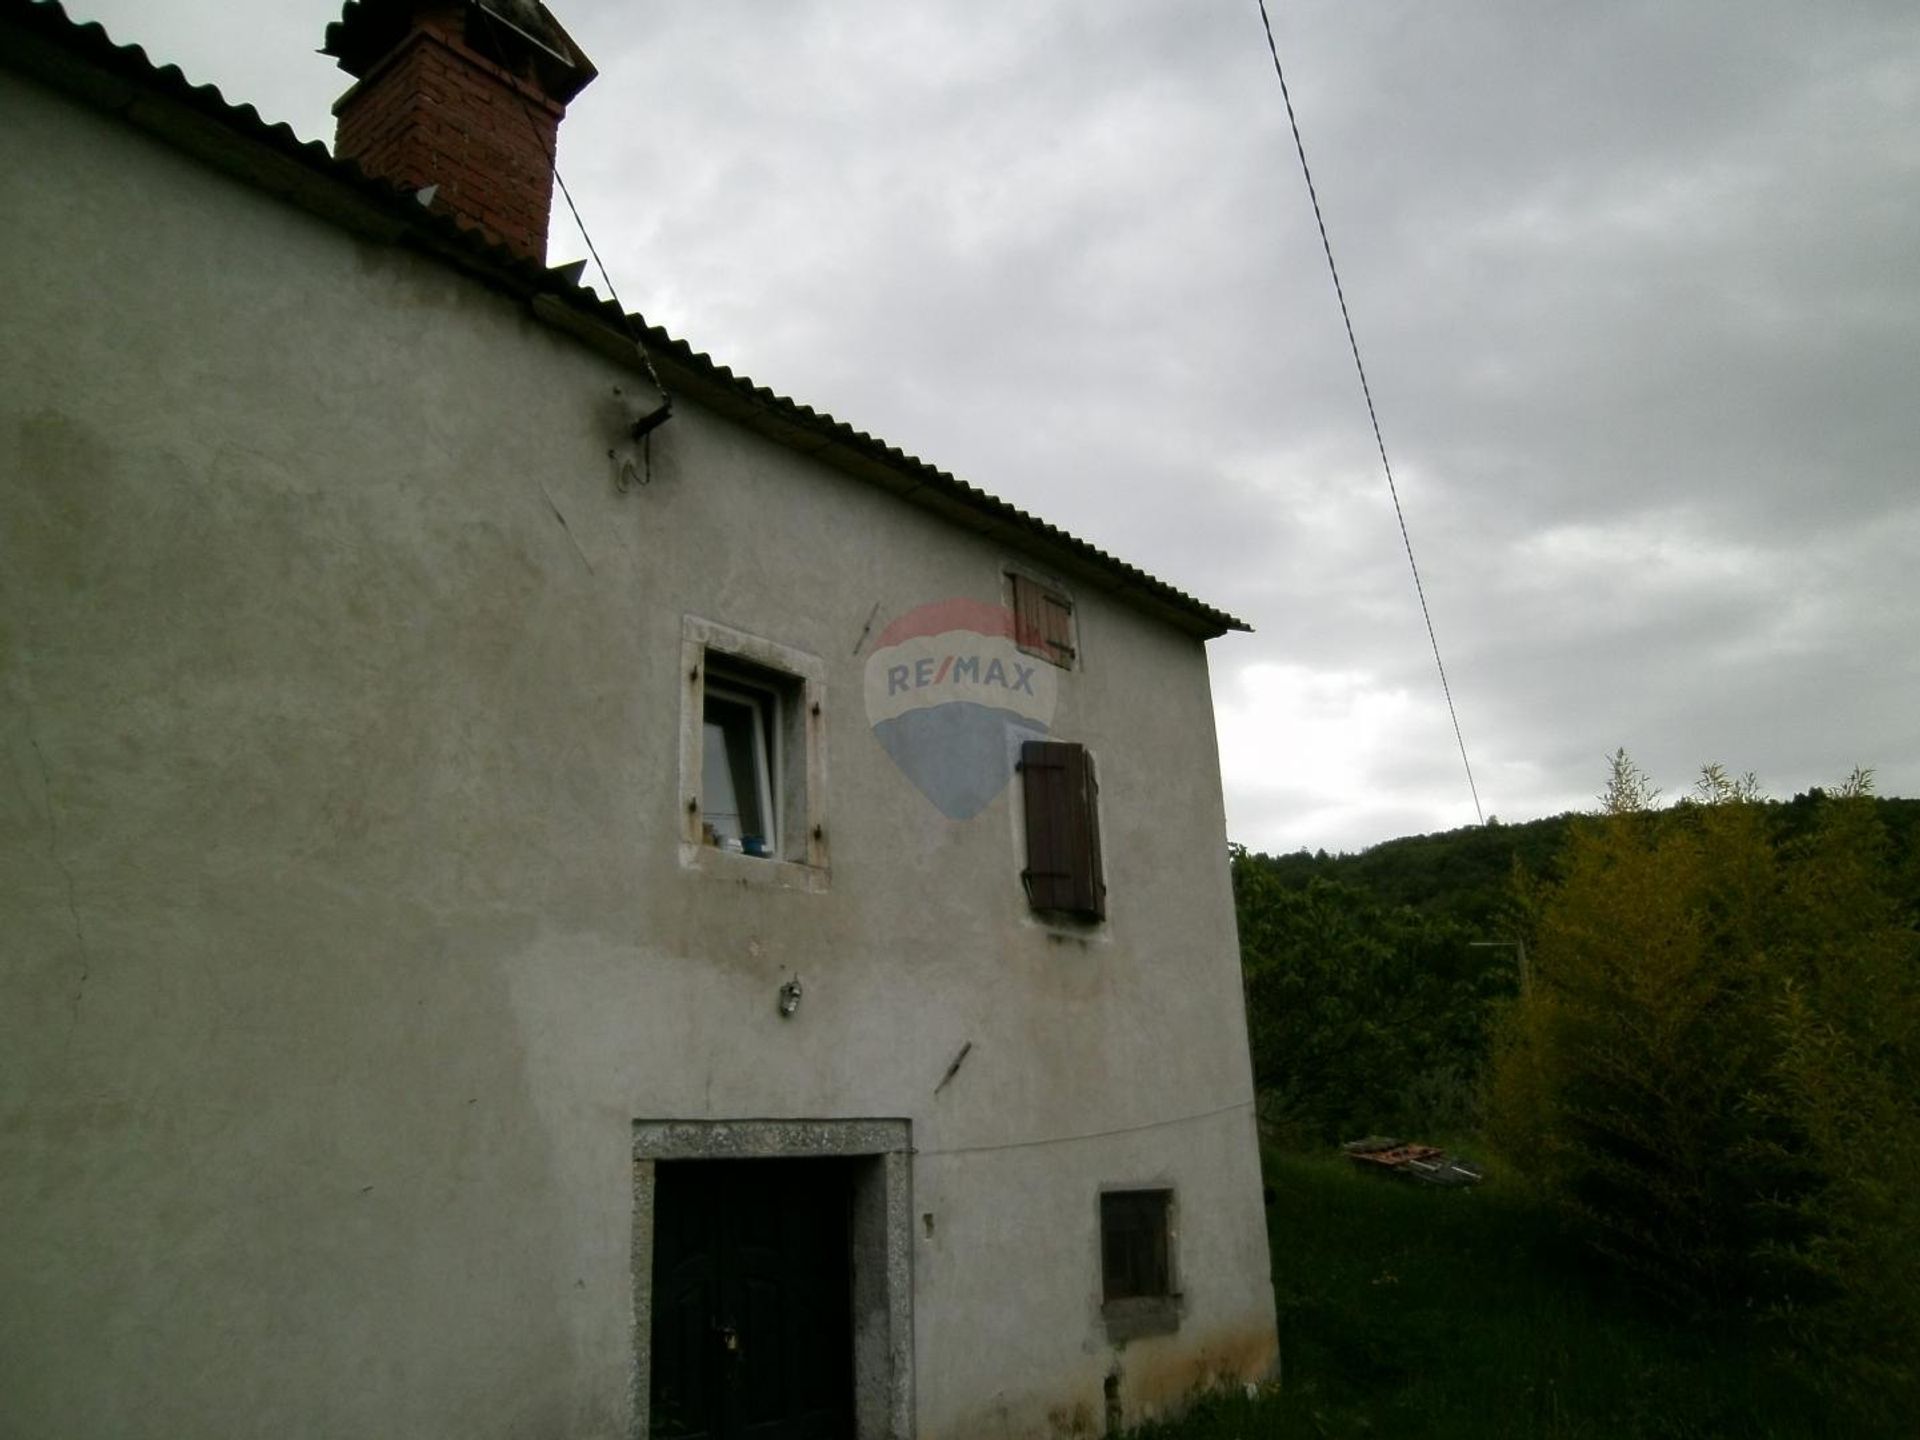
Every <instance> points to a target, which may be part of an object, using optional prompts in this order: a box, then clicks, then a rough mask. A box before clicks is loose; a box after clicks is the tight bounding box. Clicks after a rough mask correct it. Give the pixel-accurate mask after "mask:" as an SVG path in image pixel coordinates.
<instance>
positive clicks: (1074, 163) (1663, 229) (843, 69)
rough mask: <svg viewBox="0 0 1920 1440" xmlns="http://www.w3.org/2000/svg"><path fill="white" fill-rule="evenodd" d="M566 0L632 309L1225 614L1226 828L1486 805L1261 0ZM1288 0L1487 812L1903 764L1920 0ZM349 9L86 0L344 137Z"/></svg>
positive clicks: (558, 238) (1348, 278)
mask: <svg viewBox="0 0 1920 1440" xmlns="http://www.w3.org/2000/svg"><path fill="white" fill-rule="evenodd" d="M551 8H552V9H553V10H554V12H555V13H556V14H557V15H558V17H559V18H560V20H561V21H562V23H563V24H565V25H566V26H567V28H568V30H569V31H570V32H571V33H572V35H573V36H574V38H575V39H576V40H577V41H578V42H579V43H580V45H581V47H582V48H583V49H584V50H585V51H586V52H587V53H588V54H589V55H590V56H591V57H592V58H593V60H594V61H595V63H596V64H597V65H598V67H599V70H600V77H601V78H600V79H599V81H598V82H597V83H595V84H594V85H593V86H592V87H591V88H590V89H588V90H587V91H586V92H585V93H584V94H583V95H582V96H581V97H580V98H579V99H578V100H577V101H576V102H575V104H574V106H573V110H572V113H571V115H570V117H569V119H568V121H567V123H566V125H565V126H564V128H563V129H562V131H561V138H560V168H561V172H562V174H563V175H564V176H565V177H566V180H567V182H568V184H569V185H570V186H571V187H572V189H573V192H574V196H575V198H576V200H577V201H578V202H579V204H580V207H581V210H582V212H583V214H584V215H585V217H586V220H587V224H588V225H589V227H590V228H591V229H592V232H593V235H594V240H595V243H596V244H597V245H598V246H599V249H600V252H601V254H602V255H603V256H604V258H605V259H606V261H607V264H608V267H609V269H610V270H611V272H612V276H613V281H614V284H615V286H616V287H617V288H618V290H619V293H620V298H621V299H622V301H623V302H624V303H625V304H626V305H627V306H628V308H630V309H633V310H638V311H640V312H642V313H643V314H644V315H645V316H646V317H647V318H648V320H650V321H652V322H654V323H657V324H662V325H664V326H665V327H666V328H667V329H668V330H669V331H671V332H672V333H674V334H675V335H677V336H680V337H681V338H684V339H686V340H688V341H690V342H691V343H692V344H693V345H694V346H695V348H697V349H703V350H706V351H708V352H710V353H711V354H713V355H714V356H715V358H716V359H718V360H720V361H722V362H723V363H726V364H729V365H732V366H733V367H734V368H735V369H736V370H740V371H743V372H745V373H746V374H748V375H751V376H752V377H753V378H754V379H755V380H756V381H758V382H759V383H762V384H765V385H768V386H771V387H772V388H773V389H775V390H777V391H779V392H781V393H783V394H787V395H790V396H793V397H794V398H796V399H798V400H800V401H802V402H805V403H807V404H810V405H813V406H815V407H817V408H820V409H824V410H828V411H831V412H832V413H833V414H834V415H836V416H838V417H839V418H841V419H843V420H846V421H848V422H850V423H852V424H853V425H855V426H856V427H858V428H860V429H863V430H867V431H870V432H872V433H874V434H877V435H880V436H882V437H884V438H886V439H887V440H888V441H890V442H892V443H894V444H897V445H899V446H901V447H902V448H903V449H905V450H907V451H908V452H909V453H912V454H916V455H919V456H921V457H922V458H924V459H927V460H930V461H933V462H934V463H936V464H938V465H940V466H942V467H943V468H945V469H948V470H950V471H952V472H953V473H955V474H957V475H959V476H960V477H961V478H963V479H966V480H968V481H971V482H972V483H974V484H976V485H979V486H981V487H982V488H984V489H986V490H988V491H990V492H991V493H993V494H995V495H998V496H1001V497H1002V498H1004V499H1006V500H1009V501H1012V502H1013V503H1014V504H1017V505H1019V506H1022V507H1023V508H1026V509H1029V510H1033V511H1036V512H1038V513H1039V514H1041V515H1043V516H1045V517H1046V518H1047V519H1049V520H1052V521H1053V522H1055V523H1057V524H1059V525H1061V526H1063V527H1064V528H1066V529H1068V530H1071V531H1073V532H1074V533H1076V534H1078V535H1081V536H1083V537H1085V538H1087V539H1089V540H1091V541H1093V542H1094V543H1096V544H1098V545H1100V546H1102V547H1104V548H1106V549H1108V550H1111V551H1113V552H1115V553H1116V554H1119V555H1121V556H1123V557H1124V558H1126V559H1128V560H1131V561H1133V562H1134V563H1136V564H1138V565H1140V566H1141V567H1142V568H1144V569H1146V570H1148V571H1150V572H1152V573H1153V574H1156V575H1158V576H1160V577H1162V578H1163V579H1166V580H1168V581H1171V582H1172V583H1174V584H1175V585H1178V586H1180V587H1181V588H1183V589H1186V590H1189V591H1191V592H1193V593H1195V594H1197V595H1199V596H1201V597H1202V598H1203V599H1206V600H1208V601H1210V602H1212V603H1214V604H1216V605H1219V606H1221V607H1222V608H1224V609H1227V610H1230V611H1232V612H1234V613H1235V614H1238V615H1240V616H1242V617H1244V618H1245V619H1247V620H1248V621H1250V622H1251V623H1252V624H1253V626H1254V627H1255V630H1256V632H1257V633H1255V634H1254V635H1251V636H1232V637H1229V638H1227V639H1224V640H1220V641H1216V642H1214V643H1213V645H1212V646H1211V647H1210V650H1211V654H1212V663H1213V677H1214V694H1215V700H1216V703H1217V706H1218V713H1219V727H1220V740H1221V749H1222V763H1223V766H1224V770H1225V779H1226V791H1227V811H1228V817H1229V828H1230V830H1231V833H1232V834H1233V836H1234V838H1236V839H1238V840H1240V841H1242V842H1244V843H1246V844H1248V845H1250V846H1252V847H1253V848H1256V849H1265V850H1273V851H1278V850H1290V849H1295V848H1298V847H1301V846H1305V847H1308V848H1319V847H1325V848H1326V849H1328V850H1342V849H1358V848H1361V847H1363V846H1366V845H1369V844H1372V843H1374V842H1376V841H1379V840H1383V839H1387V838H1390V837H1392V836H1395V835H1401V834H1408V833H1417V832H1421V831H1430V830H1438V829H1446V828H1451V827H1454V826H1458V825H1463V824H1471V823H1472V822H1473V820H1474V809H1473V803H1472V800H1471V798H1470V796H1469V794H1468V789H1467V784H1466V779H1465V774H1464V771H1463V769H1462V766H1461V762H1460V756H1459V752H1458V751H1457V749H1456V748H1455V744H1454V737H1453V731H1452V728H1451V725H1450V724H1449V722H1448V719H1447V714H1446V709H1445V704H1444V701H1443V699H1442V696H1441V693H1440V687H1439V683H1438V680H1437V678H1436V675H1435V672H1434V667H1433V659H1432V655H1431V653H1430V651H1429V649H1428V645H1427V636H1426V631H1425V629H1424V627H1423V624H1422V621H1421V617H1420V611H1419V604H1418V600H1417V598H1416V597H1415V594H1414V590H1413V585H1412V581H1411V579H1410V577H1409V574H1408V570H1407V563H1406V558H1405V555H1404V553H1403V552H1402V549H1401V543H1400V535H1399V532H1398V529H1397V528H1396V526H1395V522H1394V517H1393V510H1392V504H1391V501H1390V499H1389V497H1388V494H1387V489H1386V483H1385V480H1384V478H1383V476H1382V473H1381V470H1380V463H1379V458H1378V455H1377V454H1376V452H1375V450H1374V444H1373V436H1372V433H1371V430H1370V429H1369V427H1368V423H1367V415H1366V410H1365V407H1364V404H1363V402H1362V399H1361V396H1360V392H1359V386H1358V382H1357V380H1356V379H1355V376H1354V371H1353V364H1352V360H1351V358H1350V356H1349V354H1348V351H1347V341H1346V337H1345V334H1344V332H1343V330H1342V329H1341V324H1340V316H1339V310H1338V308H1337V306H1336V303H1335V300H1334V296H1333V291H1332V287H1331V284H1330V282H1329V280H1328V278H1327V273H1326V264H1325V261H1324V259H1323V258H1322V256H1321V253H1320V242H1319V236H1318V233H1317V231H1316V230H1315V228H1314V223H1313V215H1312V211H1311V209H1310V206H1309V203H1308V199H1307V194H1306V190H1305V187H1304V185H1303V183H1302V181H1301V177H1300V170H1299V164H1298V161H1297V160H1296V158H1295V156H1294V152H1293V142H1292V139H1291V136H1290V135H1289V133H1288V131H1287V126H1286V115H1285V111H1284V109H1283V107H1282V104H1281V99H1280V93H1279V88H1278V86H1277V85H1276V83H1275V80H1274V75H1273V69H1272V62H1271V61H1270V59H1269V58H1268V55H1267V50H1266V42H1265V38H1264V36H1263V34H1262V32H1261V28H1260V16H1259V11H1258V8H1257V6H1256V4H1255V3H1254V0H1244V3H1241V0H1206V3H1202V0H1181V3H1176V0H1157V3H1149V0H1045V3H1042V0H1022V3H1011V0H939V3H935V0H926V3H915V0H779V3H775V0H553V3H552V5H551ZM1269 8H1270V10H1271V12H1272V14H1273V19H1274V25H1275V29H1276V32H1277V35H1278V38H1279V43H1280V47H1281V58H1282V60H1283V62H1284V63H1285V64H1286V66H1287V69H1288V80H1289V83H1290V84H1291V86H1292V88H1293V94H1294V103H1295V106H1296V108H1297V110H1298V112H1299V117H1300V124H1301V128H1302V131H1303V134H1304V137H1305V141H1306V145H1307V153H1308V159H1309V161H1310V162H1311V164H1312V166H1313V171H1314V178H1315V181H1316V183H1317V184H1318V186H1319V189H1320V196H1321V200H1322V203H1323V205H1324V206H1325V209H1326V219H1327V226H1328V230H1329V233H1330V235H1331V237H1332V241H1333V245H1334V249H1335V254H1336V258H1337V259H1338V261H1339V264H1340V269H1341V275H1342V278H1343V280H1344V282H1345V284H1346V289H1347V297H1348V301H1349V303H1350V306H1351V308H1352V311H1353V319H1354V324H1355V327H1356V329H1357V331H1358V334H1359V339H1360V345H1361V349H1362V352H1363V354H1364V356H1365V358H1366V361H1367V365H1368V368H1369V373H1370V378H1371V381H1372V385H1373V394H1374V398H1375V400H1376V402H1377V404H1378V407H1379V411H1380V420H1381V425H1382V428H1383V430H1384V432H1385V437H1386V444H1387V449H1388V453H1389V455H1390V456H1391V458H1392V460H1393V462H1394V469H1395V473H1396V476H1397V477H1398V480H1399V483H1400V495H1401V500H1402V503H1403V505H1404V507H1405V511H1406V516H1407V521H1408V524H1409V526H1410V528H1411V531H1412V537H1413V544H1414V548H1415V552H1416V554H1417V556H1418V558H1419V560H1420V564H1421V569H1422V573H1423V575H1424V578H1425V582H1426V591H1427V597H1428V601H1429V603H1430V605H1431V608H1432V612H1433V620H1434V624H1435V626H1436V628H1437V630H1438V633H1439V639H1440V644H1441V648H1442V652H1443V654H1444V656H1445V658H1446V662H1447V668H1448V673H1449V677H1450V679H1451V681H1452V687H1453V694H1454V699H1455V701H1456V704H1457V706H1458V709H1459V717H1460V724H1461V727H1462V729H1463V730H1464V732H1465V736H1466V743H1467V747H1468V751H1469V754H1470V755H1471V757H1472V761H1473V767H1474V772H1475V775H1476V777H1477V779H1478V782H1479V790H1480V797H1481V801H1482V804H1483V806H1484V807H1485V809H1486V812H1487V813H1488V814H1489V815H1498V816H1499V817H1500V818H1501V819H1503V820H1508V821H1514V820H1522V819H1530V818H1533V817H1536V816H1539V815H1543V814H1552V813H1556V812H1558V811H1561V810H1564V809H1568V808H1573V807H1579V806H1585V805H1588V804H1590V803H1591V797H1592V796H1593V795H1594V794H1595V792H1596V791H1597V790H1598V789H1599V787H1600V785H1601V783H1602V781H1603V779H1604V776H1605V756H1606V755H1607V754H1609V753H1610V752H1611V751H1612V750H1613V749H1614V748H1615V747H1616V746H1620V745H1624V746H1626V747H1627V748H1628V749H1629V750H1630V751H1631V752H1632V753H1633V754H1634V755H1635V757H1636V758H1637V759H1638V760H1639V761H1640V762H1641V763H1642V765H1643V766H1644V767H1645V768H1647V769H1648V770H1650V771H1652V772H1653V774H1654V776H1655V778H1656V780H1657V781H1658V782H1659V783H1660V784H1662V785H1663V786H1665V787H1666V788H1667V789H1668V791H1669V792H1670V793H1674V792H1679V791H1681V790H1684V789H1685V788H1686V786H1687V785H1688V784H1689V782H1690V780H1691V778H1692V776H1693V774H1694V772H1695V771H1696V770H1697V768H1698V767H1699V765H1700V764H1701V763H1702V762H1704V761H1708V760H1719V761H1723V762H1724V763H1725V764H1726V765H1727V766H1728V767H1729V768H1730V769H1732V770H1735V771H1745V770H1753V771H1755V772H1756V773H1757V774H1758V776H1759V778H1760V780H1761V782H1762V784H1763V786H1765V787H1766V788H1767V789H1768V790H1769V791H1771V792H1772V793H1774V794H1777V795H1782V796H1785V795H1790V794H1792V793H1794V792H1795V791H1797V790H1800V789H1804V788H1806V787H1807V786H1809V785H1813V784H1822V783H1831V782H1833V781H1837V780H1839V779H1841V778H1843V777H1844V776H1845V775H1846V774H1847V772H1848V771H1849V770H1850V769H1851V768H1852V767H1853V766H1855V765H1856V764H1861V765H1870V766H1874V767H1876V768H1877V771H1878V775H1879V783H1880V789H1881V793H1883V794H1903V795H1914V794H1920V753H1916V729H1917V727H1916V716H1917V715H1920V644H1916V640H1915V636H1914V631H1915V628H1916V626H1917V625H1920V484H1916V474H1915V471H1916V463H1915V457H1916V455H1920V6H1917V5H1915V4H1914V3H1913V0H1886V3H1869V0H1848V3H1845V4H1839V3H1813V0H1805V3H1798V4H1787V3H1769V0H1714V3H1705V0H1701V3H1685V0H1644V3H1631V0H1617V3H1609V4H1594V3H1587V0H1581V3H1573V0H1558V3H1555V0H1479V3H1467V0H1458V3H1449V0H1311V3H1294V0H1269ZM338 12H339V6H338V5H336V4H329V3H326V0H253V3H250V4H249V5H248V6H247V7H246V11H245V17H246V18H245V23H244V24H238V25H237V24H235V23H234V19H233V16H234V14H235V13H236V12H234V11H233V10H232V9H231V8H229V7H227V6H224V5H222V6H215V5H209V4H207V3H205V0H73V3H72V4H71V5H70V6H69V13H71V14H73V15H74V16H75V17H76V18H78V19H97V20H100V21H102V22H103V23H105V24H106V25H107V27H108V29H109V31H110V33H111V34H112V35H113V36H114V38H115V39H117V40H120V41H122V42H137V43H140V44H142V45H144V46H145V47H146V49H147V51H148V53H149V55H150V56H152V57H153V58H154V59H155V60H156V61H158V62H162V63H165V62H172V63H176V64H178V65H180V67H181V68H182V69H183V70H185V71H186V73H187V75H188V76H189V78H191V79H193V80H195V81H210V82H213V83H215V84H218V85H219V86H220V87H221V88H222V89H223V91H224V92H225V94H226V96H227V98H228V99H229V100H232V101H235V102H240V101H250V102H252V103H253V104H254V105H255V106H256V107H257V108H258V109H259V110H260V111H261V113H262V114H263V115H264V116H265V117H266V118H267V119H269V120H285V121H287V122H288V123H289V124H291V125H292V126H293V128H294V129H295V130H296V131H297V132H299V133H300V134H301V135H302V136H303V137H305V138H309V139H322V140H328V141H331V138H332V121H331V118H330V115H329V106H330V104H331V102H332V100H333V99H334V98H335V96H336V95H337V94H338V93H339V92H340V91H341V90H342V89H344V88H345V86H346V84H347V83H349V82H348V79H347V77H346V76H344V75H343V74H342V73H341V72H339V71H338V70H335V69H334V68H332V62H331V61H329V60H327V59H326V58H325V57H322V56H318V55H316V54H314V53H313V52H314V51H315V50H316V49H317V48H318V46H319V44H320V43H321V38H322V32H323V30H324V27H325V25H326V23H327V22H328V21H329V20H330V19H332V18H334V17H335V16H337V14H338ZM585 253H586V252H585V247H584V246H583V245H582V244H581V242H580V240H579V238H578V235H577V233H576V232H575V231H574V229H573V227H572V223H571V221H570V220H569V219H568V218H567V217H566V215H565V212H564V210H557V213H556V218H555V222H554V228H553V240H552V244H551V247H550V256H551V258H552V259H553V260H555V261H560V260H566V259H572V258H575V257H578V256H583V255H584V254H585Z"/></svg>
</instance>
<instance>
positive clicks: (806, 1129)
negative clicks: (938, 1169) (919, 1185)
mask: <svg viewBox="0 0 1920 1440" xmlns="http://www.w3.org/2000/svg"><path fill="white" fill-rule="evenodd" d="M835 1157H843V1158H845V1159H848V1160H850V1161H854V1162H858V1163H857V1165H856V1168H855V1170H854V1172H853V1236H852V1250H853V1266H854V1269H853V1440H913V1436H914V1397H913V1122H912V1121H911V1120H906V1119H858V1120H635V1121H634V1122H633V1240H632V1250H631V1264H632V1272H633V1371H632V1380H631V1383H630V1385H629V1392H630V1395H631V1399H632V1405H633V1410H632V1421H631V1423H630V1425H629V1426H628V1430H627V1434H628V1437H629V1440H651V1436H650V1423H651V1418H652V1417H651V1416H650V1414H649V1413H648V1412H649V1404H650V1398H651V1395H652V1380H653V1377H652V1361H653V1356H652V1339H653V1337H652V1320H653V1214H654V1167H655V1166H656V1165H658V1164H659V1163H661V1162H663V1161H674V1160H791V1159H830V1158H835Z"/></svg>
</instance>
